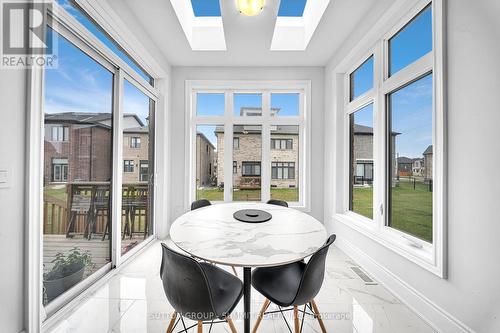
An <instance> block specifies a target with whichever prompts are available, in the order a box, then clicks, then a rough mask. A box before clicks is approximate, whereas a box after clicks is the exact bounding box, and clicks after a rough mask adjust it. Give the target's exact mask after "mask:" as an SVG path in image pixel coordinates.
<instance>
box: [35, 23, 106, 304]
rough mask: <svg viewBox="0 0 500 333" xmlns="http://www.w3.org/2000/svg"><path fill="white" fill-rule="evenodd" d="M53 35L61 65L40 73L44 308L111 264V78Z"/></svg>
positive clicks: (65, 42)
mask: <svg viewBox="0 0 500 333" xmlns="http://www.w3.org/2000/svg"><path fill="white" fill-rule="evenodd" d="M49 33H52V34H57V33H56V32H53V31H52V30H49ZM55 37H57V38H55V39H54V40H57V43H58V51H59V67H58V68H57V69H50V70H46V73H45V114H44V127H45V136H44V160H43V170H44V177H43V181H44V188H43V304H48V303H50V302H51V301H52V300H54V299H55V298H57V297H58V296H59V295H61V294H63V293H64V292H65V291H66V290H68V289H70V288H71V287H73V286H74V285H76V284H77V283H78V282H80V281H82V280H83V279H85V278H86V277H87V276H89V275H91V274H92V273H94V272H96V271H97V270H99V269H100V268H102V267H103V266H105V265H106V264H108V263H109V262H110V261H111V257H110V253H111V251H110V240H109V238H108V237H105V236H106V233H109V229H110V222H111V219H110V209H109V208H110V199H111V196H110V193H111V191H110V189H111V187H110V186H111V173H112V151H113V122H112V117H113V108H112V100H113V98H112V96H113V76H114V74H113V73H111V72H110V71H108V70H107V69H106V68H104V67H102V66H101V65H100V64H98V63H97V62H96V61H94V60H93V59H92V58H90V57H89V56H87V55H86V54H85V53H84V52H82V51H81V50H80V49H78V48H77V47H76V46H75V45H73V44H72V43H70V42H69V41H68V40H66V39H65V38H64V37H62V36H60V35H57V36H55Z"/></svg>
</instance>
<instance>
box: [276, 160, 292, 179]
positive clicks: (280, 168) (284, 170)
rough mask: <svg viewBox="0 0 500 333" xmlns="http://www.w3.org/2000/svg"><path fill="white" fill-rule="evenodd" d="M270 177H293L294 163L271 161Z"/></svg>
mask: <svg viewBox="0 0 500 333" xmlns="http://www.w3.org/2000/svg"><path fill="white" fill-rule="evenodd" d="M271 178H272V179H295V163H294V162H272V163H271Z"/></svg>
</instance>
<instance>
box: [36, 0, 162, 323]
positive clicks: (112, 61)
mask: <svg viewBox="0 0 500 333" xmlns="http://www.w3.org/2000/svg"><path fill="white" fill-rule="evenodd" d="M77 2H78V3H79V4H80V5H82V7H84V8H85V11H87V12H88V14H89V16H92V18H95V19H96V21H97V23H98V24H100V25H101V26H103V28H106V27H108V28H109V26H110V25H109V24H105V25H102V23H103V22H110V21H113V20H112V19H111V18H110V16H112V15H111V14H110V13H108V12H107V14H105V15H102V11H101V14H99V15H98V17H94V15H96V11H94V10H90V11H89V10H88V9H89V8H91V9H92V8H94V9H95V8H98V7H101V5H102V4H100V3H99V2H96V1H94V0H90V1H88V3H87V2H85V3H82V2H81V1H80V0H77ZM92 6H93V7H92ZM46 10H47V24H48V25H49V26H50V27H51V28H52V29H53V30H54V31H55V32H56V33H58V34H59V35H61V36H63V37H64V38H66V39H67V40H68V41H69V42H70V43H71V44H73V45H74V46H76V47H77V48H79V49H80V50H81V51H82V52H84V53H85V54H87V55H88V56H90V57H91V58H92V59H93V60H94V61H96V62H97V63H99V64H100V65H102V66H103V67H104V68H105V69H107V70H108V71H110V72H111V73H112V74H113V75H114V79H113V101H112V109H113V124H114V126H113V179H112V192H113V193H121V185H122V171H123V169H122V164H121V163H120V162H121V160H122V157H123V140H124V135H123V128H122V118H123V108H122V104H123V85H124V81H125V80H127V81H128V82H129V83H130V84H132V85H133V86H134V87H136V88H137V89H139V90H140V91H141V92H142V93H144V94H145V95H146V96H147V97H148V98H150V99H151V100H153V101H154V106H155V110H154V111H153V112H154V113H155V118H158V116H159V114H158V112H157V110H159V109H163V108H165V106H166V98H165V96H164V95H161V94H160V90H159V88H158V87H161V88H162V89H165V88H166V82H165V80H166V73H165V72H164V71H163V70H162V68H161V66H160V65H158V63H156V62H154V61H153V62H151V59H152V58H151V57H150V56H149V55H148V54H146V53H147V52H146V51H145V49H144V48H143V47H142V46H141V45H140V44H139V43H136V42H135V40H134V37H133V36H132V35H131V34H130V33H124V29H123V27H121V29H113V31H112V33H110V35H112V36H117V35H122V36H123V35H127V37H130V39H129V40H132V41H133V43H132V44H133V46H131V45H130V43H129V44H127V47H125V49H126V50H131V49H135V50H140V51H142V52H146V53H144V54H142V55H143V56H146V58H147V59H146V60H145V59H144V57H140V59H138V58H136V57H135V55H137V52H132V53H131V54H133V55H134V59H138V61H137V62H138V63H139V64H140V66H141V67H142V68H145V69H146V70H147V71H148V73H149V74H150V75H151V76H152V77H153V78H155V86H154V87H153V86H151V84H150V83H149V82H148V81H146V80H145V79H144V78H143V77H142V76H140V75H139V74H138V73H137V72H136V71H135V70H134V69H132V68H131V67H130V66H129V65H128V64H127V63H126V62H124V61H123V60H122V59H121V58H120V57H119V56H118V55H116V54H114V52H113V51H111V50H110V49H109V48H108V47H107V46H106V45H105V44H104V43H102V42H101V41H100V40H99V39H98V38H97V37H95V36H94V35H93V34H92V33H91V32H90V31H89V30H88V29H87V28H86V27H85V26H83V25H82V24H81V23H80V22H78V21H77V20H76V19H75V18H74V17H72V16H71V15H70V14H69V13H68V12H66V10H64V9H63V8H62V7H61V6H60V5H58V4H57V3H56V2H52V8H50V7H46ZM31 19H33V18H31ZM113 23H115V21H113ZM37 24H38V23H37ZM121 41H122V40H120V41H119V42H121ZM131 57H132V55H131ZM44 72H45V69H44V68H43V67H33V68H32V69H30V70H29V71H28V73H29V87H28V90H29V99H28V107H29V110H30V113H29V131H27V132H28V138H27V140H28V145H29V148H28V149H29V154H28V156H29V157H30V158H29V161H28V178H29V181H28V184H27V191H28V193H30V195H29V197H28V199H27V204H26V206H27V214H28V218H27V221H28V223H27V233H28V237H27V238H28V242H27V244H28V249H27V252H28V254H27V264H26V269H27V281H26V285H27V287H26V289H27V302H26V303H27V306H26V312H27V313H28V314H29V315H28V317H27V329H28V330H29V331H30V332H31V331H34V332H35V331H36V332H38V331H39V330H40V329H44V328H46V327H50V326H51V325H52V324H53V323H54V322H56V321H57V320H59V319H60V318H61V317H62V316H63V314H64V313H66V314H67V312H68V310H69V309H70V308H71V306H72V305H76V304H78V301H79V300H81V299H82V297H84V295H85V294H87V293H89V292H90V291H91V289H92V288H89V287H91V286H92V285H93V284H94V283H95V282H96V281H98V280H99V279H101V278H103V277H105V276H110V275H111V274H113V272H114V270H113V268H116V267H120V266H121V265H122V264H123V263H124V262H125V261H127V260H129V259H131V258H133V257H134V256H135V255H137V254H138V253H139V252H140V251H141V250H142V249H144V248H145V247H146V246H147V245H149V244H151V241H152V240H154V239H155V238H156V227H157V226H156V223H155V221H157V220H158V218H157V215H158V213H157V211H156V209H155V211H154V212H153V214H151V218H152V219H153V221H152V225H151V228H152V235H151V236H149V237H148V238H147V239H145V240H144V241H143V242H141V244H139V245H138V246H136V247H135V248H134V249H132V250H130V251H129V252H128V253H126V254H125V255H121V235H120V233H118V232H115V233H114V234H113V235H112V237H111V238H112V239H111V244H110V247H111V262H109V263H108V264H106V265H104V266H103V267H101V268H100V269H99V270H98V271H96V272H95V273H93V274H92V275H91V276H89V277H87V278H86V279H84V280H83V281H81V282H80V283H78V284H77V285H75V286H74V287H72V288H71V289H69V290H67V291H66V292H65V293H63V294H62V295H60V296H59V297H58V298H57V299H55V300H53V301H52V302H51V303H49V304H47V305H46V306H44V305H43V303H42V300H43V297H42V291H43V282H42V281H43V279H42V274H43V260H42V256H43V249H42V246H43V235H42V230H41V228H40V226H41V225H42V219H43V216H42V215H43V214H42V213H41V210H42V207H43V206H42V204H43V177H44V170H43V163H44V161H43V142H44V135H45V133H44V132H45V126H44V117H43V115H44V95H45V86H44V76H45V75H44ZM166 119H167V117H166V116H163V120H164V121H165V120H166ZM163 126H164V125H163ZM157 133H158V130H157V129H156V130H154V132H153V135H154V138H153V139H154V142H155V143H156V142H158V140H157V137H158V134H157ZM153 149H154V150H153V151H152V152H153V154H154V156H153V157H154V161H153V165H154V167H155V169H156V166H157V165H158V164H157V161H159V160H161V159H163V157H159V156H158V151H157V145H156V144H155V145H154V148H153ZM162 156H163V154H162ZM162 164H163V165H164V163H162ZM154 172H155V177H154V179H155V189H156V188H157V186H156V185H157V184H158V180H156V178H157V177H156V171H154ZM156 192H157V191H156V190H155V191H153V198H152V199H151V200H152V205H153V207H158V205H157V204H156V200H157V193H156ZM110 210H111V211H112V213H111V215H112V221H111V223H112V225H113V227H112V230H120V227H119V226H120V224H121V195H114V196H113V199H112V203H111V207H110ZM36 221H38V223H37V222H36Z"/></svg>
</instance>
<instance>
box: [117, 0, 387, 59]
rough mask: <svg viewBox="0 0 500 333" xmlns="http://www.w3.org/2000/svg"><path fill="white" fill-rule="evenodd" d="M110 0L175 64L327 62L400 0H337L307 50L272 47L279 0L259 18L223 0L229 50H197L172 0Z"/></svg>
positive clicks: (269, 4)
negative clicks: (356, 32) (369, 20)
mask: <svg viewBox="0 0 500 333" xmlns="http://www.w3.org/2000/svg"><path fill="white" fill-rule="evenodd" d="M185 1H189V0H185ZM309 1H314V0H309ZM108 2H109V4H110V5H111V7H112V8H114V9H115V10H116V11H117V12H118V13H120V12H122V11H123V10H125V9H128V10H130V13H132V15H133V16H135V18H136V19H137V20H138V23H139V24H140V25H142V27H143V29H144V31H145V32H146V33H148V34H149V37H150V38H151V39H152V40H153V42H154V43H155V44H156V45H157V47H158V48H159V49H160V51H162V52H163V53H164V55H165V57H166V59H167V60H168V61H169V62H170V64H171V65H172V66H324V65H326V63H327V62H328V60H329V59H330V58H331V57H332V55H333V54H334V53H335V52H336V51H337V50H338V49H339V48H340V47H341V46H342V43H343V42H344V41H346V39H347V38H348V37H349V35H350V33H352V32H353V31H354V29H355V28H356V27H357V25H358V24H360V23H362V22H363V20H366V19H367V18H368V17H370V16H374V15H377V16H380V15H381V14H382V13H383V12H384V11H385V10H386V9H387V8H388V7H389V6H390V5H391V4H392V3H394V2H395V0H331V2H330V5H329V6H328V8H327V9H326V11H325V14H324V15H323V18H322V19H321V22H320V23H319V25H318V28H317V29H316V32H315V33H314V35H313V37H312V39H311V41H310V43H309V46H308V47H307V49H306V50H305V51H270V45H271V41H272V37H273V32H274V25H275V22H276V15H277V12H278V7H279V0H267V1H266V6H265V8H264V10H263V12H262V13H261V14H260V15H258V16H254V17H246V16H243V15H241V14H239V12H238V11H237V10H236V5H235V3H236V1H235V0H220V4H221V11H222V20H223V24H224V33H225V38H226V46H227V51H193V50H191V47H190V46H189V43H188V41H187V40H186V37H185V35H184V32H183V30H182V28H181V26H180V23H179V20H178V19H177V16H176V14H175V11H174V9H173V8H172V5H171V3H170V1H169V0H148V1H144V0H108ZM124 5H125V6H128V8H123V6H124ZM117 6H120V7H122V8H117Z"/></svg>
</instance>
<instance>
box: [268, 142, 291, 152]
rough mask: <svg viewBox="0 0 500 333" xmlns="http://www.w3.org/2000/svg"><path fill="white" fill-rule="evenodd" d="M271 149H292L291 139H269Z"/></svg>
mask: <svg viewBox="0 0 500 333" xmlns="http://www.w3.org/2000/svg"><path fill="white" fill-rule="evenodd" d="M271 149H283V150H284V149H293V139H271Z"/></svg>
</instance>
